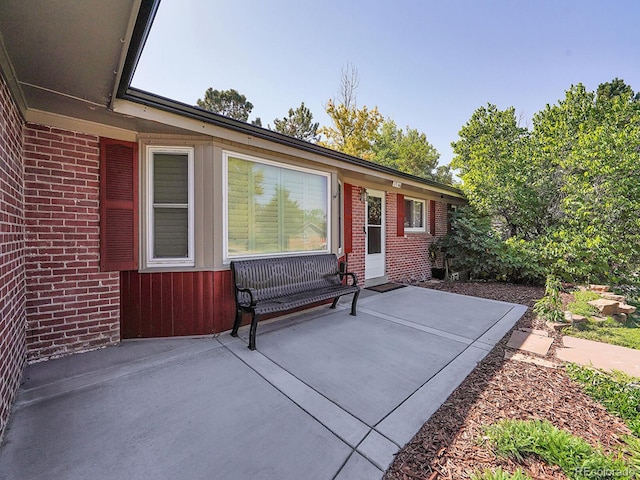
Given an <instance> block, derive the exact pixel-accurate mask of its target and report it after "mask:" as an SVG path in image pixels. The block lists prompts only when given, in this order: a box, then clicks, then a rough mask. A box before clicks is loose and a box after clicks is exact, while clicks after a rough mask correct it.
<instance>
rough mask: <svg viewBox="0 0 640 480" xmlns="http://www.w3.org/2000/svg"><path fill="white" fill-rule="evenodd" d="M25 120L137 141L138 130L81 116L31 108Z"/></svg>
mask: <svg viewBox="0 0 640 480" xmlns="http://www.w3.org/2000/svg"><path fill="white" fill-rule="evenodd" d="M25 120H26V121H27V122H30V123H37V124H39V125H48V126H50V127H55V128H60V129H63V130H70V131H73V132H82V133H88V134H90V135H97V136H99V137H109V138H114V139H116V140H125V141H127V142H136V141H137V139H138V135H137V133H136V132H134V131H131V130H126V129H123V128H119V127H112V126H109V125H105V124H103V123H96V122H91V121H88V120H81V119H79V118H72V117H67V116H65V115H60V114H57V113H51V112H45V111H43V110H35V109H29V110H27V112H26V115H25Z"/></svg>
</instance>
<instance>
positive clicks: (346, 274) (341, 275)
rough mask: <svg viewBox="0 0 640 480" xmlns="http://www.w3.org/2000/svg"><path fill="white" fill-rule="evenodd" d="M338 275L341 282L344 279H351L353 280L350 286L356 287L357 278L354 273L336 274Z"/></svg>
mask: <svg viewBox="0 0 640 480" xmlns="http://www.w3.org/2000/svg"><path fill="white" fill-rule="evenodd" d="M338 275H340V279H341V280H342V279H343V278H344V277H351V279H352V280H353V283H352V284H351V285H352V286H356V285H358V277H357V276H356V274H355V273H353V272H345V273H340V272H338Z"/></svg>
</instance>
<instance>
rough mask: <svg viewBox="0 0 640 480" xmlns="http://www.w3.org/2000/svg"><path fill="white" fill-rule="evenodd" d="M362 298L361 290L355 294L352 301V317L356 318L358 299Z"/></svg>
mask: <svg viewBox="0 0 640 480" xmlns="http://www.w3.org/2000/svg"><path fill="white" fill-rule="evenodd" d="M359 296H360V290H358V291H357V292H356V293H354V294H353V300H352V301H351V315H353V316H354V317H355V316H356V304H357V303H358V297H359Z"/></svg>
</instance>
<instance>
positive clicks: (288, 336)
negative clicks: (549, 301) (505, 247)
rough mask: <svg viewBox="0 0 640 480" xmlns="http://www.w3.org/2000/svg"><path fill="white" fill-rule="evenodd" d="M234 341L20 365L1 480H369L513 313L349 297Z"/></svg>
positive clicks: (517, 313)
mask: <svg viewBox="0 0 640 480" xmlns="http://www.w3.org/2000/svg"><path fill="white" fill-rule="evenodd" d="M342 305H345V306H341V307H339V308H338V309H337V310H329V309H328V308H327V307H321V308H318V309H314V310H311V311H307V312H303V313H299V314H295V315H291V316H288V317H286V318H284V319H282V318H280V319H277V320H274V321H270V322H266V323H264V324H261V325H260V327H259V329H258V337H257V347H258V349H257V351H255V352H252V351H250V350H249V349H248V348H247V346H246V336H247V334H248V331H247V329H246V328H243V329H242V330H241V338H240V339H237V338H233V337H231V336H229V335H228V334H223V335H220V336H218V337H215V338H214V337H199V338H170V339H156V340H139V341H126V342H123V343H122V344H121V345H119V346H117V347H110V348H106V349H103V350H99V351H94V352H89V353H85V354H80V355H75V356H71V357H66V358H61V359H57V360H52V361H49V362H44V363H38V364H34V365H31V366H29V367H27V369H26V371H25V373H24V378H23V385H22V387H21V389H20V391H19V393H18V397H17V400H16V403H15V406H14V408H13V412H12V415H11V418H10V422H9V427H8V429H7V431H6V434H5V438H4V443H3V446H2V448H1V450H0V478H1V479H5V478H6V479H22V478H24V479H27V478H28V479H33V480H36V479H47V480H51V479H65V480H66V479H69V480H71V479H87V478H91V479H94V480H100V479H149V478H154V479H189V480H190V479H248V478H251V479H278V480H286V479H292V480H294V479H295V480H297V479H300V478H308V479H314V480H315V479H317V480H322V479H327V480H331V479H341V480H347V479H348V480H357V479H379V478H380V477H381V476H382V474H383V472H384V470H385V469H386V468H387V466H388V465H389V464H390V462H391V461H392V460H393V456H394V454H395V453H396V452H397V451H398V450H399V448H400V447H402V446H403V445H404V444H405V443H406V442H408V441H409V440H410V439H411V438H412V437H413V435H414V434H415V433H416V432H417V431H418V429H419V428H420V427H421V426H422V424H423V423H424V422H425V421H426V420H427V419H428V418H429V417H430V416H431V415H432V414H433V412H435V411H436V410H437V409H438V407H439V406H440V405H441V404H442V402H443V401H444V400H446V398H447V397H448V396H449V394H450V393H451V392H452V391H453V390H454V389H455V388H456V387H457V386H458V385H459V384H460V383H461V382H462V380H464V378H465V377H466V376H467V375H468V374H469V373H470V372H471V370H473V368H474V367H475V366H476V364H477V363H478V362H479V361H480V360H481V359H482V358H484V356H485V355H486V354H487V353H488V352H489V351H490V350H491V349H492V348H493V346H494V345H495V343H496V342H497V341H499V340H500V339H501V338H502V337H503V336H504V334H505V333H506V332H507V331H509V329H511V327H512V326H513V325H514V324H515V322H516V321H517V320H518V319H519V318H520V317H521V316H522V315H523V314H524V312H525V311H526V307H524V306H522V305H514V304H509V303H504V302H497V301H492V300H483V299H478V298H472V297H465V296H460V295H454V294H449V293H444V292H437V291H434V290H428V289H423V288H419V287H407V288H401V289H398V290H394V291H391V292H387V293H382V294H380V293H372V292H369V291H365V292H363V295H362V297H361V300H360V302H359V308H358V316H357V317H352V316H350V315H349V314H348V313H349V311H348V309H347V308H346V305H348V302H347V301H344V300H343V301H342Z"/></svg>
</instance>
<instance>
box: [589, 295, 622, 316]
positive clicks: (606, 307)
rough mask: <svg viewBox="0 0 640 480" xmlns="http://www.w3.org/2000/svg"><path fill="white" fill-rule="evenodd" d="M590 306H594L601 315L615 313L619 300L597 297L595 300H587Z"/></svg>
mask: <svg viewBox="0 0 640 480" xmlns="http://www.w3.org/2000/svg"><path fill="white" fill-rule="evenodd" d="M587 303H588V304H589V305H591V306H592V307H596V308H597V309H598V312H600V314H601V315H604V316H607V315H615V314H616V313H618V307H619V306H620V302H616V301H615V300H607V299H606V298H599V299H597V300H591V301H590V302H587Z"/></svg>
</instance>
